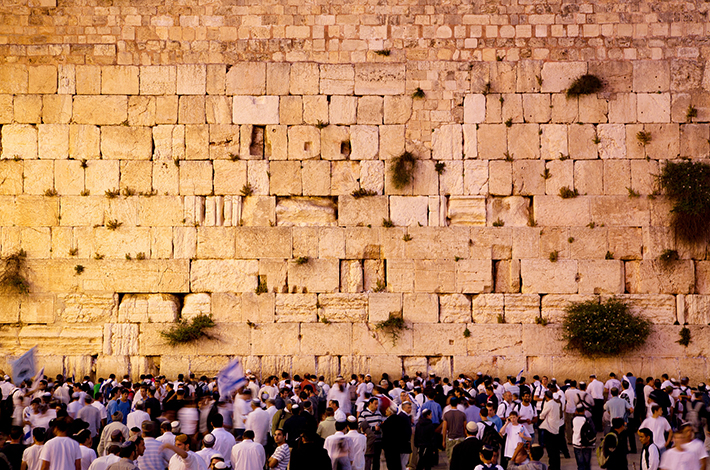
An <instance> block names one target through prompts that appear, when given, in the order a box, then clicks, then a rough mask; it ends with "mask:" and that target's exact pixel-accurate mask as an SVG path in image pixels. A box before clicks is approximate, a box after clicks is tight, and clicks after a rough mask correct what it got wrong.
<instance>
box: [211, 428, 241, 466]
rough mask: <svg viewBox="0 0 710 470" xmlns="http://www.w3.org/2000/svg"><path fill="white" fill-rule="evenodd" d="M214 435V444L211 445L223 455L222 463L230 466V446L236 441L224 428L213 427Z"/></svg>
mask: <svg viewBox="0 0 710 470" xmlns="http://www.w3.org/2000/svg"><path fill="white" fill-rule="evenodd" d="M212 435H213V436H214V445H213V446H212V448H213V449H215V450H216V451H217V452H219V453H220V454H222V457H224V463H225V465H227V467H231V466H232V458H231V457H232V447H234V445H235V444H236V443H237V440H236V439H234V436H233V435H232V433H231V432H229V431H227V430H226V429H224V428H215V429H214V430H213V431H212Z"/></svg>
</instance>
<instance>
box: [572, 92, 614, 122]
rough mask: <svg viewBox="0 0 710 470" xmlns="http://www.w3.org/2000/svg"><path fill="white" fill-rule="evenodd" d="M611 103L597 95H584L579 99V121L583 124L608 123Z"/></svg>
mask: <svg viewBox="0 0 710 470" xmlns="http://www.w3.org/2000/svg"><path fill="white" fill-rule="evenodd" d="M608 114H609V103H608V101H607V100H606V99H604V98H601V99H600V98H598V97H597V95H582V96H580V97H579V120H580V121H581V122H595V123H596V122H607V121H608V118H607V115H608Z"/></svg>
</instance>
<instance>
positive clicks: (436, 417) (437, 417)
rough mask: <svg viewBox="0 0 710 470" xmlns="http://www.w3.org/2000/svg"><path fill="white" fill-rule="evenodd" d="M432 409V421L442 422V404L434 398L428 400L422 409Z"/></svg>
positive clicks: (435, 422)
mask: <svg viewBox="0 0 710 470" xmlns="http://www.w3.org/2000/svg"><path fill="white" fill-rule="evenodd" d="M424 410H431V422H432V423H434V424H439V423H441V405H439V404H438V403H437V402H435V401H434V400H427V401H426V402H424V404H423V405H422V411H424Z"/></svg>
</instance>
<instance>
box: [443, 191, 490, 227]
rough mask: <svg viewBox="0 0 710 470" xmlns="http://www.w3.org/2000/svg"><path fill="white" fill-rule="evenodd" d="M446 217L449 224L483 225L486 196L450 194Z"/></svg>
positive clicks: (484, 221) (484, 222)
mask: <svg viewBox="0 0 710 470" xmlns="http://www.w3.org/2000/svg"><path fill="white" fill-rule="evenodd" d="M448 219H449V222H450V224H451V225H470V226H475V225H485V224H486V198H485V197H480V196H451V197H450V198H449V206H448Z"/></svg>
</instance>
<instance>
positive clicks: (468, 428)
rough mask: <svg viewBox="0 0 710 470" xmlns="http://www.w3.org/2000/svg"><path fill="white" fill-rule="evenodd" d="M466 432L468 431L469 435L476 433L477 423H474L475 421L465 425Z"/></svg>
mask: <svg viewBox="0 0 710 470" xmlns="http://www.w3.org/2000/svg"><path fill="white" fill-rule="evenodd" d="M466 431H468V432H470V433H474V432H477V431H478V423H476V422H475V421H469V422H468V423H466Z"/></svg>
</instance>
